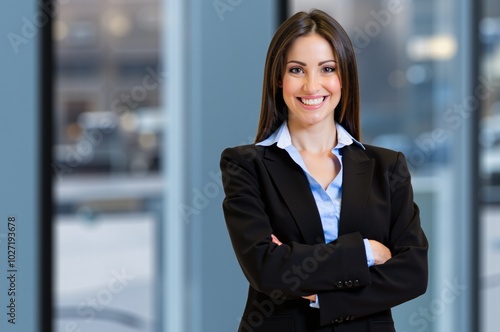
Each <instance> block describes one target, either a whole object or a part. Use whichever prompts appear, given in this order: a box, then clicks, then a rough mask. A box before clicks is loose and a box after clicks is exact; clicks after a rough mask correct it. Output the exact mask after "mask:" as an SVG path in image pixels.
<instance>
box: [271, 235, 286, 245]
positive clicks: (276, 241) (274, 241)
mask: <svg viewBox="0 0 500 332" xmlns="http://www.w3.org/2000/svg"><path fill="white" fill-rule="evenodd" d="M271 239H272V240H273V243H275V244H277V245H279V246H280V245H282V244H283V243H281V241H280V240H278V238H277V237H276V236H275V235H274V234H271Z"/></svg>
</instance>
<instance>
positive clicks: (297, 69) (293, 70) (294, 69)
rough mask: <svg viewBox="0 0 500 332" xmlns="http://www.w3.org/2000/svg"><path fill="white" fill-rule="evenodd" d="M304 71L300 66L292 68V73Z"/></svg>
mask: <svg viewBox="0 0 500 332" xmlns="http://www.w3.org/2000/svg"><path fill="white" fill-rule="evenodd" d="M303 72H304V71H303V70H302V68H298V67H293V68H290V73H292V74H301V73H303Z"/></svg>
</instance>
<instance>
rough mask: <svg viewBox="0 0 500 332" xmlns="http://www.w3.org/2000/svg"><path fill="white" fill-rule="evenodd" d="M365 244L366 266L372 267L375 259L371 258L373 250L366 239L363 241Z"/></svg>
mask: <svg viewBox="0 0 500 332" xmlns="http://www.w3.org/2000/svg"><path fill="white" fill-rule="evenodd" d="M363 242H364V243H365V252H366V263H367V264H368V266H373V265H374V264H375V257H373V250H372V246H371V245H370V242H368V239H363Z"/></svg>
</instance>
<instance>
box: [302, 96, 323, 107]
mask: <svg viewBox="0 0 500 332" xmlns="http://www.w3.org/2000/svg"><path fill="white" fill-rule="evenodd" d="M325 98H326V97H319V98H314V99H308V98H301V97H299V98H297V99H298V100H300V102H301V103H302V104H304V105H308V106H315V105H319V104H321V103H322V102H323V101H324V100H325Z"/></svg>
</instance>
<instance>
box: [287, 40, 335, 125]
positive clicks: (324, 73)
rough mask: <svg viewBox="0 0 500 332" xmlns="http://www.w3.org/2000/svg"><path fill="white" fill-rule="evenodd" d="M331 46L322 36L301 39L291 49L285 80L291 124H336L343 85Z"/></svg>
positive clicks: (289, 50)
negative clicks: (336, 114) (335, 119)
mask: <svg viewBox="0 0 500 332" xmlns="http://www.w3.org/2000/svg"><path fill="white" fill-rule="evenodd" d="M336 68H337V62H336V60H335V56H334V55H333V50H332V48H331V47H330V44H329V43H328V42H327V41H326V40H325V39H324V38H323V37H321V36H320V35H318V34H314V33H313V34H310V35H306V36H302V37H299V38H297V40H295V42H294V43H293V44H292V45H291V47H290V48H289V49H288V52H287V54H286V59H285V71H284V75H283V80H282V89H283V99H284V100H285V103H286V105H287V107H288V122H290V123H294V124H296V125H300V126H306V127H307V126H310V125H315V124H318V123H321V122H324V121H329V123H333V119H334V118H333V114H334V110H335V107H336V106H337V104H338V103H339V101H340V95H341V83H340V78H339V75H338V73H337V70H336Z"/></svg>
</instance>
